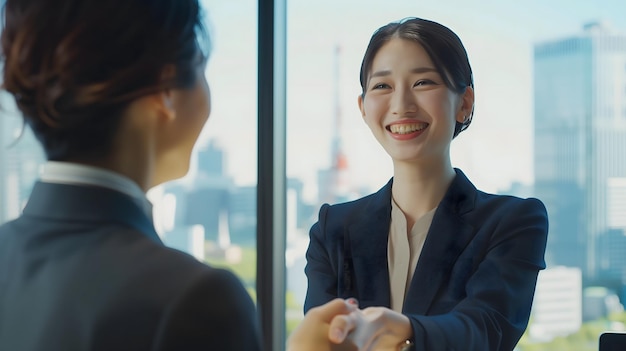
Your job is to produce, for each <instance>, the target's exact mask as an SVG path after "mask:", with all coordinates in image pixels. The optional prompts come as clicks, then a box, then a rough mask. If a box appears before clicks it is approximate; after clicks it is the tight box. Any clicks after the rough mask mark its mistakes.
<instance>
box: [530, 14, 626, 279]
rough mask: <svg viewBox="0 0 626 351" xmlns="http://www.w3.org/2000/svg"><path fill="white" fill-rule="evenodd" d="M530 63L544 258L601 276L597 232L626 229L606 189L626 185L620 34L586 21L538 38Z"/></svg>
mask: <svg viewBox="0 0 626 351" xmlns="http://www.w3.org/2000/svg"><path fill="white" fill-rule="evenodd" d="M534 64H535V70H534V99H535V119H534V131H535V148H534V167H535V186H536V189H535V191H536V193H537V196H538V197H540V198H541V199H542V200H543V201H544V202H545V204H546V207H547V209H548V215H549V219H550V232H549V236H548V250H547V259H548V264H559V265H566V266H575V267H580V268H581V269H582V270H583V272H584V275H585V279H587V280H595V279H600V278H601V275H602V271H603V270H604V269H605V268H607V267H603V263H602V262H603V257H602V253H601V252H600V250H599V244H598V243H599V242H600V239H601V238H602V237H603V236H604V235H606V234H607V233H609V232H613V231H614V230H615V229H619V230H625V231H626V228H621V229H620V228H614V227H615V226H616V225H619V224H620V223H622V222H620V221H616V220H614V218H613V217H611V216H615V214H614V211H615V210H616V208H615V206H616V204H615V200H614V199H615V197H614V196H611V194H613V193H623V192H624V191H625V188H626V181H625V180H626V35H622V34H616V33H613V32H612V31H611V30H610V29H609V28H608V26H607V25H606V24H604V23H601V22H594V23H590V24H587V25H585V26H584V31H583V33H581V34H579V35H574V36H572V37H569V38H563V39H559V40H553V41H549V42H543V43H539V44H536V45H535V51H534ZM622 216H626V213H623V214H622ZM618 217H619V216H618ZM624 269H625V271H624V272H626V267H624Z"/></svg>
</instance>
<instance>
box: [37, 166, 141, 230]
mask: <svg viewBox="0 0 626 351" xmlns="http://www.w3.org/2000/svg"><path fill="white" fill-rule="evenodd" d="M40 180H41V181H42V182H45V183H57V184H71V185H92V186H99V187H103V188H108V189H112V190H115V191H119V192H121V193H123V194H126V195H128V196H130V197H131V198H133V199H134V200H135V201H136V202H137V203H138V204H139V205H140V206H141V208H142V209H144V211H145V212H146V214H147V215H148V217H150V218H152V204H151V203H150V201H148V199H147V197H146V194H145V193H144V192H143V190H142V189H141V188H140V187H139V185H138V184H137V183H135V182H134V181H132V180H131V179H130V178H128V177H126V176H123V175H121V174H119V173H115V172H113V171H109V170H106V169H103V168H98V167H93V166H86V165H82V164H77V163H70V162H59V161H48V162H46V163H45V164H44V166H43V170H42V172H41V176H40Z"/></svg>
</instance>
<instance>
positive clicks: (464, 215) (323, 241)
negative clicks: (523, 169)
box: [304, 169, 548, 351]
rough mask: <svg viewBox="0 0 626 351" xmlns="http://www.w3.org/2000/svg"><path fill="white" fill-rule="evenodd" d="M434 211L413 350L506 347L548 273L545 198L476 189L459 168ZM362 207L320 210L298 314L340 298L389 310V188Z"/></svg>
mask: <svg viewBox="0 0 626 351" xmlns="http://www.w3.org/2000/svg"><path fill="white" fill-rule="evenodd" d="M455 171H456V173H457V174H456V177H455V179H454V180H453V182H452V184H451V185H450V188H449V189H448V191H447V192H446V194H445V196H444V198H443V200H442V201H441V203H440V204H439V206H438V207H437V210H436V212H435V215H434V217H433V221H432V224H431V226H430V229H429V231H428V235H427V237H426V242H425V243H424V247H423V249H422V252H421V255H420V257H419V261H418V263H417V267H416V269H415V273H414V275H413V279H412V282H411V284H410V287H409V289H408V291H407V295H406V299H405V302H404V307H403V313H404V314H405V315H406V316H408V317H409V319H410V321H411V324H412V327H413V333H414V338H415V344H416V349H417V350H428V351H436V350H458V351H461V350H463V351H468V350H476V351H488V350H493V351H496V350H497V351H502V350H512V349H513V348H514V347H515V345H516V344H517V342H518V340H519V338H520V337H521V336H522V333H523V332H524V330H525V329H526V326H527V324H528V318H529V315H530V309H531V305H532V300H533V295H534V291H535V285H536V282H537V274H538V272H539V270H541V269H543V268H545V262H544V252H545V248H546V239H547V233H548V218H547V214H546V209H545V207H544V205H543V204H542V203H541V201H539V200H537V199H534V198H531V199H520V198H516V197H512V196H498V195H492V194H487V193H484V192H481V191H479V190H477V189H476V188H475V187H474V186H473V185H472V183H471V182H470V181H469V180H468V179H467V178H466V177H465V175H464V174H463V172H461V171H460V170H458V169H456V170H455ZM392 181H393V179H392V180H390V181H389V183H388V184H387V185H385V186H384V187H383V188H382V189H381V190H380V191H378V192H377V193H374V194H372V195H369V196H366V197H364V198H361V199H359V200H356V201H353V202H348V203H343V204H338V205H333V206H329V205H328V204H325V205H323V206H322V208H321V210H320V213H319V221H318V222H317V223H316V224H314V225H313V227H312V228H311V232H310V239H311V241H310V244H309V248H308V251H307V255H306V257H307V266H306V269H305V272H306V274H307V277H308V291H307V296H306V301H305V307H304V310H305V311H307V310H309V309H310V308H312V307H315V306H318V305H321V304H323V303H325V302H327V301H330V300H331V299H333V298H336V297H343V298H346V297H355V298H357V299H358V301H359V305H360V307H362V308H365V307H369V306H385V307H389V306H390V292H389V286H390V285H389V272H388V266H387V240H388V236H389V225H390V221H391V184H392Z"/></svg>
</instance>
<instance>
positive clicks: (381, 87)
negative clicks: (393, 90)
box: [372, 83, 389, 90]
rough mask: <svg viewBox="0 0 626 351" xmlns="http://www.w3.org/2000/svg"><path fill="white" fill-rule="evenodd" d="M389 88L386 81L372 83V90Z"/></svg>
mask: <svg viewBox="0 0 626 351" xmlns="http://www.w3.org/2000/svg"><path fill="white" fill-rule="evenodd" d="M387 88H389V85H388V84H386V83H378V84H374V85H372V90H376V89H387Z"/></svg>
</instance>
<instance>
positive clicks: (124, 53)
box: [1, 0, 210, 160]
mask: <svg viewBox="0 0 626 351" xmlns="http://www.w3.org/2000/svg"><path fill="white" fill-rule="evenodd" d="M3 16H4V28H3V31H2V37H1V44H2V61H3V64H4V72H3V89H5V90H7V91H8V92H9V93H11V94H12V95H13V96H14V97H15V101H16V103H17V106H18V108H19V109H20V111H21V112H22V114H23V118H24V120H25V122H26V123H27V124H28V125H29V126H30V127H31V128H32V129H33V131H34V133H35V135H36V136H37V138H38V139H39V140H40V141H41V143H42V145H43V147H44V150H45V152H46V155H47V157H48V159H51V160H63V159H68V158H88V157H102V156H105V155H106V154H107V153H108V151H109V149H110V146H111V141H112V139H113V137H114V134H115V133H116V131H117V129H118V125H119V122H120V119H121V116H122V114H123V112H124V110H125V108H126V107H127V106H128V104H129V103H130V102H131V101H133V100H135V99H137V98H139V97H142V96H145V95H149V94H153V93H156V92H159V91H162V90H164V89H168V88H188V87H192V86H193V85H194V84H195V80H196V72H197V69H198V67H200V66H199V65H200V64H202V67H203V64H204V62H205V61H206V59H207V57H208V54H209V52H210V41H209V36H208V33H206V31H205V29H204V27H203V24H202V15H201V10H200V6H199V4H198V0H64V1H58V0H6V3H5V5H4V8H3ZM200 39H203V40H200ZM170 65H171V66H172V67H174V68H175V77H173V78H171V79H165V78H164V75H163V73H164V69H165V68H166V67H168V66H170Z"/></svg>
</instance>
